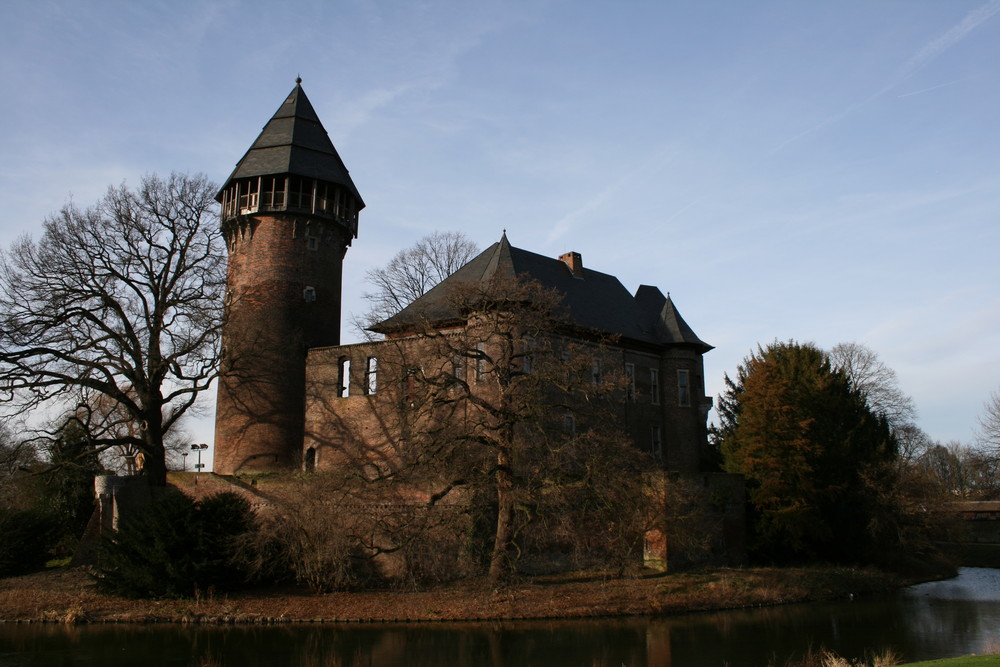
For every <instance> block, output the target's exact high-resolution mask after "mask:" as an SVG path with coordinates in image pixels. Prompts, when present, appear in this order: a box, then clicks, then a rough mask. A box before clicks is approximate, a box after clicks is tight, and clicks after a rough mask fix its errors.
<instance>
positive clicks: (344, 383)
mask: <svg viewBox="0 0 1000 667" xmlns="http://www.w3.org/2000/svg"><path fill="white" fill-rule="evenodd" d="M337 365H338V367H339V370H338V372H337V396H340V397H341V398H346V397H347V396H350V395H351V360H350V359H348V358H347V357H342V358H341V359H340V362H339V363H338V364H337Z"/></svg>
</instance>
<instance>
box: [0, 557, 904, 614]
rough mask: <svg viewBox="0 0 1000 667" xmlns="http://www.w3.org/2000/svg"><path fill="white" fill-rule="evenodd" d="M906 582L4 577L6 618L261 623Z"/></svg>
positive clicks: (774, 599)
mask: <svg viewBox="0 0 1000 667" xmlns="http://www.w3.org/2000/svg"><path fill="white" fill-rule="evenodd" d="M905 583H907V582H905V581H903V580H901V579H900V578H899V577H897V576H895V575H891V574H886V573H883V572H878V571H875V570H856V569H849V568H780V569H779V568H748V569H719V570H711V571H706V572H698V573H680V574H669V575H659V576H650V577H645V578H634V579H604V578H600V577H579V578H577V579H572V580H571V579H563V580H555V579H541V578H536V579H532V580H525V581H522V582H519V583H516V584H513V585H509V586H507V587H505V588H503V589H501V590H487V589H485V588H483V587H482V586H481V585H480V584H478V583H460V584H453V585H449V586H442V587H439V588H435V589H432V590H427V591H412V590H378V591H370V592H350V593H331V594H325V595H319V594H313V593H310V592H308V591H305V590H302V589H298V588H294V587H289V588H281V589H262V590H259V591H250V592H240V593H233V594H228V595H217V596H208V597H205V598H202V599H199V600H128V599H122V598H118V597H114V596H111V595H105V594H102V593H99V592H98V591H97V590H96V589H95V588H94V585H93V583H92V581H91V579H90V577H89V576H88V575H87V573H86V571H85V570H83V569H80V568H59V569H54V570H49V571H46V572H40V573H36V574H31V575H26V576H22V577H13V578H9V579H2V580H0V621H3V622H44V621H47V622H61V623H101V622H130V623H149V622H185V623H258V624H259V623H289V622H317V621H324V622H371V621H445V620H448V621H456V620H501V619H537V618H581V617H595V616H626V615H628V616H634V615H648V614H675V613H683V612H687V611H702V610H712V609H732V608H741V607H754V606H765V605H777V604H785V603H790V602H803V601H809V600H829V599H838V598H845V597H847V596H848V595H855V596H862V595H868V594H873V593H878V592H883V591H887V590H891V589H893V588H897V587H899V586H901V585H903V584H905Z"/></svg>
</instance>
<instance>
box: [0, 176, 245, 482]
mask: <svg viewBox="0 0 1000 667" xmlns="http://www.w3.org/2000/svg"><path fill="white" fill-rule="evenodd" d="M214 193H215V186H214V185H213V184H212V183H210V182H209V181H208V180H207V179H206V178H205V177H204V176H186V175H181V174H172V175H171V176H169V177H168V178H165V179H163V178H159V177H156V176H147V177H145V178H143V179H142V181H141V182H140V183H139V185H138V187H136V188H135V189H130V188H128V187H126V186H125V185H121V186H118V187H112V188H109V189H108V192H107V194H106V195H105V196H104V198H103V199H102V200H101V201H99V202H98V203H97V204H96V205H94V206H92V207H90V208H87V209H82V210H81V209H79V208H77V207H76V206H74V205H72V204H69V205H67V206H65V207H63V209H62V210H61V211H60V212H59V213H57V214H55V215H53V216H51V217H50V218H48V219H47V220H46V221H45V222H44V225H43V233H42V237H41V239H40V240H39V241H37V242H36V241H35V240H33V239H31V238H27V237H25V238H22V239H20V240H18V241H17V242H15V243H14V244H13V245H12V246H11V248H10V250H9V251H7V252H2V253H0V402H5V403H7V404H8V405H9V406H10V407H11V408H12V409H13V410H15V411H20V412H25V411H29V410H32V409H35V408H38V407H42V406H49V405H53V404H56V405H61V406H62V407H63V408H67V407H68V408H70V409H71V410H75V409H76V406H80V405H90V404H91V401H93V400H95V397H102V399H101V400H107V401H111V402H112V403H114V404H116V405H117V406H119V407H120V409H121V411H122V412H121V418H122V419H124V420H126V421H127V420H131V421H132V422H133V423H134V425H135V426H136V427H137V430H138V432H139V434H140V435H138V436H136V435H135V434H134V433H132V432H129V431H128V429H126V430H125V431H121V429H118V434H117V435H116V434H115V432H116V429H117V426H115V425H113V424H112V425H113V426H115V428H109V429H98V430H96V431H93V432H91V433H90V434H89V435H90V437H91V438H93V439H95V440H100V441H102V442H104V443H105V444H107V445H108V446H113V445H115V444H121V445H123V446H134V447H137V448H138V449H139V450H141V451H142V452H143V454H144V455H145V457H146V462H147V470H148V472H149V474H150V475H151V477H152V479H153V480H154V482H155V483H161V484H162V483H164V482H165V475H166V467H165V450H164V438H165V436H166V435H167V433H169V432H170V430H171V429H172V428H174V427H175V426H176V424H177V421H178V420H179V419H180V418H181V417H182V416H183V415H184V414H185V412H187V410H188V409H190V408H191V406H192V405H193V403H194V401H195V399H196V398H197V396H198V394H199V393H200V392H202V391H204V390H205V389H206V388H208V386H209V384H210V383H211V381H212V380H213V378H214V377H215V373H216V362H217V357H218V340H219V332H220V327H221V319H222V295H223V292H224V289H225V260H224V257H225V253H224V248H223V246H222V242H221V234H220V231H219V227H218V219H217V213H216V204H215V201H214V198H213V196H214ZM116 409H117V408H116Z"/></svg>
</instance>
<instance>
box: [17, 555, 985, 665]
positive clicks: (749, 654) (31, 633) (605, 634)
mask: <svg viewBox="0 0 1000 667" xmlns="http://www.w3.org/2000/svg"><path fill="white" fill-rule="evenodd" d="M998 628H1000V571H996V570H981V569H971V568H970V569H966V570H963V571H962V573H961V575H960V577H959V578H958V579H956V580H951V581H949V582H937V583H933V584H923V585H921V586H918V587H914V588H913V589H910V590H908V591H904V592H902V593H900V594H898V595H894V596H890V597H887V598H884V599H879V600H863V601H855V602H844V603H836V604H809V605H789V606H786V607H775V608H766V609H759V610H745V611H731V612H719V613H711V614H692V615H687V616H678V617H664V618H656V619H615V620H593V621H573V622H531V623H503V624H500V623H498V624H484V623H477V624H440V625H438V624H435V625H364V626H357V625H355V626H331V625H325V626H324V625H300V626H279V627H191V626H125V625H122V626H117V625H97V626H78V627H72V626H70V627H64V626H51V625H44V626H42V625H30V626H26V625H0V665H19V666H20V665H24V666H32V667H34V666H49V665H60V666H64V665H65V666H72V665H95V664H100V665H102V667H115V666H117V665H136V664H140V665H141V664H144V663H145V664H147V665H185V666H187V665H196V666H197V665H202V666H205V667H214V666H216V665H218V666H223V665H240V666H247V667H253V666H256V665H276V664H280V665H297V666H300V667H355V666H358V667H360V666H362V665H363V666H366V667H375V666H382V665H403V664H405V665H417V666H423V665H461V666H479V665H488V666H489V667H513V666H518V667H520V666H527V665H546V666H558V665H591V666H598V665H609V666H610V665H614V666H615V667H617V666H619V665H637V666H638V665H662V666H664V667H695V666H697V667H712V666H715V665H718V666H720V667H721V666H723V665H728V666H729V667H761V666H762V665H767V664H768V663H769V662H773V663H774V664H777V665H781V664H784V662H785V660H786V659H787V658H788V657H790V656H793V655H801V653H802V652H803V651H805V650H806V649H807V648H809V647H810V646H811V647H813V648H819V647H820V646H825V647H827V648H829V649H831V650H834V651H836V652H837V653H839V654H841V655H843V656H845V657H849V658H857V657H862V656H864V655H865V653H866V652H870V651H873V650H875V651H879V650H883V649H887V648H892V649H893V650H895V651H896V652H897V653H899V654H902V655H903V657H905V658H906V659H907V660H926V659H934V658H940V657H946V656H952V655H959V654H963V653H979V652H982V651H983V650H984V649H985V648H986V647H987V646H988V645H990V644H996V643H998V642H1000V633H998V630H997V629H998Z"/></svg>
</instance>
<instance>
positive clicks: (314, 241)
mask: <svg viewBox="0 0 1000 667" xmlns="http://www.w3.org/2000/svg"><path fill="white" fill-rule="evenodd" d="M306 248H307V249H308V250H319V239H318V238H316V237H315V236H308V235H307V236H306Z"/></svg>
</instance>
